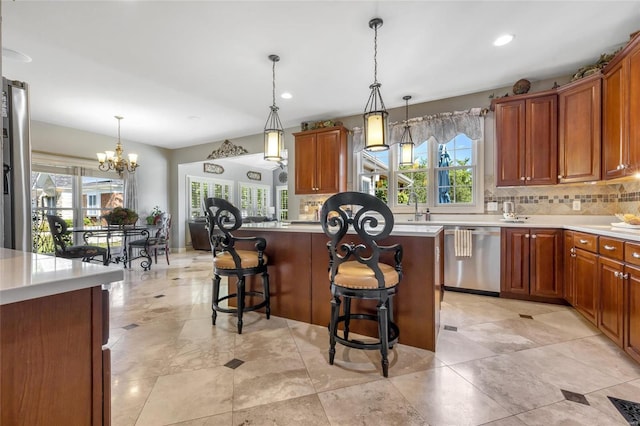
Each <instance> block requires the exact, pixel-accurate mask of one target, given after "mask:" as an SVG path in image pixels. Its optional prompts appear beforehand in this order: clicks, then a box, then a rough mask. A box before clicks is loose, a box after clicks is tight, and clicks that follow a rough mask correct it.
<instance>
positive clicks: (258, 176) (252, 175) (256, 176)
mask: <svg viewBox="0 0 640 426" xmlns="http://www.w3.org/2000/svg"><path fill="white" fill-rule="evenodd" d="M247 177H248V178H249V179H251V180H262V173H260V172H251V171H249V172H247Z"/></svg>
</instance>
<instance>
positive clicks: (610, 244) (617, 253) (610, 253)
mask: <svg viewBox="0 0 640 426" xmlns="http://www.w3.org/2000/svg"><path fill="white" fill-rule="evenodd" d="M598 253H600V255H602V256H606V257H608V258H610V259H615V260H620V261H622V260H624V241H623V240H619V239H617V238H611V237H604V236H602V235H601V236H600V237H598Z"/></svg>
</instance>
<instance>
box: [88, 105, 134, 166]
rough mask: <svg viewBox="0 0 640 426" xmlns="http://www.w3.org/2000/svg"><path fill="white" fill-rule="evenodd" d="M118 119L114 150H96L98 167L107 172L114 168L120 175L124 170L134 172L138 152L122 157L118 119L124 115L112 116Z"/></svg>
mask: <svg viewBox="0 0 640 426" xmlns="http://www.w3.org/2000/svg"><path fill="white" fill-rule="evenodd" d="M114 117H115V119H116V120H118V142H117V143H116V150H115V151H105V152H98V153H97V154H96V155H97V156H98V169H100V170H102V171H105V172H108V171H109V170H114V171H115V172H116V173H118V175H120V177H122V175H123V174H124V171H125V170H126V171H127V172H129V173H133V172H135V170H136V169H137V168H138V166H139V164H138V154H129V159H128V160H127V159H125V158H124V152H123V149H122V142H120V120H122V119H123V118H124V117H120V116H119V115H116V116H114Z"/></svg>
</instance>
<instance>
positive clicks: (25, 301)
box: [0, 248, 124, 425]
mask: <svg viewBox="0 0 640 426" xmlns="http://www.w3.org/2000/svg"><path fill="white" fill-rule="evenodd" d="M0 276H1V277H2V280H1V281H0V354H1V355H0V405H1V406H2V412H1V414H0V424H3V425H4V424H6V425H37V424H56V425H72V424H77V425H80V424H82V425H108V424H110V402H111V401H110V399H111V392H110V386H111V382H110V380H111V379H110V365H111V362H110V353H109V350H108V349H105V350H104V351H103V349H102V345H104V344H106V342H107V340H108V338H109V333H108V331H109V321H108V320H109V298H108V291H107V290H103V289H102V285H103V284H108V283H111V282H115V281H120V280H122V279H123V277H124V273H123V271H122V269H121V268H118V267H111V266H103V265H101V264H89V263H86V262H81V261H79V260H69V259H62V258H56V257H53V256H48V255H43V254H34V253H26V252H21V251H15V250H8V249H1V248H0Z"/></svg>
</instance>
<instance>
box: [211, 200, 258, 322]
mask: <svg viewBox="0 0 640 426" xmlns="http://www.w3.org/2000/svg"><path fill="white" fill-rule="evenodd" d="M204 211H205V214H206V217H207V228H208V231H209V241H210V243H211V251H212V253H213V295H212V301H211V310H212V313H211V322H212V324H213V325H215V324H216V317H217V313H218V312H225V313H232V314H236V315H237V316H238V323H237V329H238V334H242V325H243V322H242V314H243V313H245V312H248V311H255V310H257V309H261V308H265V312H266V315H267V319H269V318H270V315H271V306H270V299H269V274H268V272H267V262H268V258H267V255H266V254H265V253H264V251H265V249H266V248H267V241H266V240H265V239H264V238H262V237H238V236H234V235H233V233H232V232H233V231H235V230H236V229H238V228H240V227H241V226H242V215H241V214H240V210H238V208H237V207H235V206H234V205H233V204H231V203H230V202H228V201H227V200H224V199H222V198H207V199H206V200H205V202H204ZM251 275H262V291H247V290H246V289H245V277H247V276H251ZM223 276H224V277H233V276H235V277H236V278H237V282H236V292H235V293H232V294H228V295H226V296H222V297H221V296H220V280H221V277H223ZM248 296H256V297H257V298H259V299H261V301H260V302H257V303H255V304H253V305H249V306H247V305H246V303H245V298H246V297H248ZM229 299H235V300H236V306H237V307H236V308H233V307H227V308H224V307H222V306H220V303H221V302H223V301H225V300H229Z"/></svg>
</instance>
